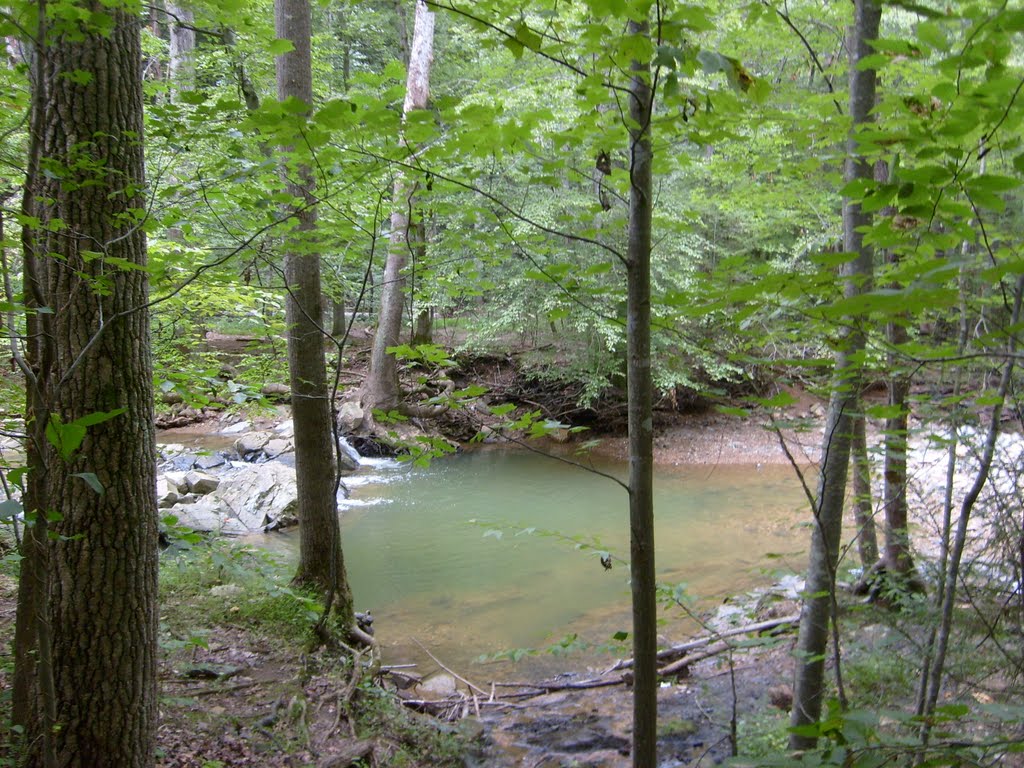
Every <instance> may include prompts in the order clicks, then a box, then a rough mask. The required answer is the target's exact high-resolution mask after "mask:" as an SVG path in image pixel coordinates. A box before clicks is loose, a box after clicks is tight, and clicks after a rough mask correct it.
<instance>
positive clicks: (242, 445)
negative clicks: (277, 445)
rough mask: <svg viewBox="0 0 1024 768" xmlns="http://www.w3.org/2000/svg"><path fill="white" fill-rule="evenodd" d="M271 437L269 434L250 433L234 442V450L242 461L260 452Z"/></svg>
mask: <svg viewBox="0 0 1024 768" xmlns="http://www.w3.org/2000/svg"><path fill="white" fill-rule="evenodd" d="M272 437H273V435H272V434H271V433H270V432H250V433H249V434H247V435H242V436H241V437H240V438H238V439H237V440H235V450H236V451H238V455H239V456H241V457H242V458H243V459H244V458H246V457H248V456H251V455H252V454H254V453H259V452H260V451H262V450H263V447H264V446H265V445H266V444H267V443H268V442H269V441H270V439H271V438H272Z"/></svg>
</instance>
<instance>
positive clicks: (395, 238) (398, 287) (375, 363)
mask: <svg viewBox="0 0 1024 768" xmlns="http://www.w3.org/2000/svg"><path fill="white" fill-rule="evenodd" d="M433 60H434V14H433V13H431V12H430V10H429V9H428V8H427V4H426V3H425V2H423V0H417V3H416V22H415V26H414V28H413V39H412V52H411V53H410V57H409V71H408V74H407V77H406V90H405V105H404V107H403V116H404V117H405V118H407V117H408V115H409V113H410V112H412V111H413V110H417V109H426V108H427V106H428V103H429V100H430V66H431V64H432V63H433ZM400 144H401V145H402V146H403V147H406V148H407V149H408V150H409V151H410V152H412V151H413V148H412V147H410V146H409V145H408V143H407V142H406V140H405V138H404V136H403V137H402V138H400ZM415 197H416V185H415V184H412V183H410V182H409V180H408V178H407V177H406V175H405V174H404V173H403V172H402V171H398V172H397V173H396V174H395V186H394V193H393V200H392V204H393V205H394V211H393V213H392V214H391V239H390V241H389V244H388V258H387V262H386V264H385V266H384V283H383V285H382V286H381V299H380V315H379V319H378V322H377V334H376V336H374V339H373V351H372V353H371V356H370V370H369V372H368V374H367V376H366V381H365V382H364V383H363V391H362V395H361V399H362V402H363V405H364V406H365V407H366V408H368V409H378V410H382V411H390V410H392V409H395V408H398V407H399V406H400V404H401V399H402V398H401V389H400V387H399V382H398V362H397V361H396V360H395V356H394V355H392V354H391V353H390V352H388V349H389V348H390V347H395V346H397V345H398V344H399V338H400V336H401V331H402V313H403V310H404V307H405V275H404V270H405V265H406V261H407V257H408V255H409V253H410V252H412V250H413V249H414V248H415V243H414V242H411V239H410V235H411V233H414V232H415V230H416V228H415V227H413V226H411V223H412V222H411V221H410V219H411V217H412V213H413V210H414V208H415Z"/></svg>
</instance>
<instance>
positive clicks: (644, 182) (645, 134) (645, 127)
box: [626, 19, 658, 768]
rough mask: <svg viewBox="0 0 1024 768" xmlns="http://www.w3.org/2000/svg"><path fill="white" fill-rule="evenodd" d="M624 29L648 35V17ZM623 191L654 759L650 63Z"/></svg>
mask: <svg viewBox="0 0 1024 768" xmlns="http://www.w3.org/2000/svg"><path fill="white" fill-rule="evenodd" d="M629 34H630V35H636V36H645V37H646V36H649V34H650V26H649V22H648V21H647V20H646V19H644V20H643V21H630V22H629ZM630 71H631V73H632V79H631V80H630V87H629V90H630V94H629V117H630V128H629V134H630V142H629V149H630V168H629V179H630V190H629V232H628V243H627V249H626V271H627V310H626V312H627V326H626V331H627V333H626V335H627V339H628V340H627V371H626V379H627V389H628V409H629V413H628V419H629V529H630V546H629V552H630V586H631V589H632V598H633V672H634V677H633V765H634V767H635V768H650V766H654V765H656V763H657V747H658V698H657V695H658V667H657V651H658V633H657V619H658V615H657V602H656V594H657V584H656V580H655V568H654V492H653V485H654V448H653V435H654V427H653V410H654V398H653V383H652V377H651V215H652V211H653V207H654V204H653V197H652V190H653V184H652V175H651V173H652V172H651V159H652V151H651V112H652V100H653V95H652V93H651V68H650V64H649V63H648V62H642V61H633V62H632V63H631V64H630Z"/></svg>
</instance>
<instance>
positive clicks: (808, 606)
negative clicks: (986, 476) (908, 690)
mask: <svg viewBox="0 0 1024 768" xmlns="http://www.w3.org/2000/svg"><path fill="white" fill-rule="evenodd" d="M880 20H881V8H880V7H879V6H878V5H876V4H875V3H874V2H872V0H857V2H856V5H855V10H854V26H853V30H852V34H851V35H850V40H851V48H850V116H851V118H852V121H853V127H852V129H851V133H850V137H849V140H848V154H847V161H846V171H845V177H846V180H847V181H848V182H850V181H854V180H856V179H871V178H872V169H871V166H870V165H869V164H868V163H867V162H866V161H865V160H864V159H863V157H861V155H860V153H859V148H858V144H857V138H856V131H857V129H858V128H859V127H860V126H861V125H863V124H865V123H868V122H870V120H871V109H872V107H873V106H874V103H875V71H874V70H873V69H864V70H862V69H859V68H858V62H860V60H861V59H863V58H865V57H866V56H868V55H869V54H870V53H871V48H870V45H869V43H868V41H870V40H874V39H875V38H877V37H878V28H879V23H880ZM870 220H871V217H870V215H869V214H865V213H864V212H863V211H861V209H860V206H859V205H858V204H856V203H853V202H851V201H850V200H845V201H844V203H843V245H844V249H845V250H846V251H847V252H849V253H851V254H855V255H856V256H855V258H854V260H853V261H852V262H850V263H849V264H848V265H846V267H845V268H844V270H843V271H844V277H845V286H844V294H845V295H846V296H847V297H854V296H857V295H859V294H861V293H863V292H865V291H867V290H870V279H871V274H872V253H871V250H870V248H867V247H866V246H865V245H864V239H863V228H864V227H866V226H867V225H869V224H870ZM844 337H845V338H844V339H842V341H841V343H840V344H839V346H838V349H837V352H836V355H835V371H834V373H833V381H832V394H831V397H830V399H829V407H828V415H827V418H826V423H825V434H824V439H823V442H822V465H821V474H820V476H819V481H818V494H817V499H816V504H817V508H816V509H815V510H814V512H815V515H814V517H815V525H814V529H813V532H812V535H811V550H810V555H809V560H810V562H809V563H808V567H807V581H806V584H805V586H804V595H805V596H804V605H803V611H802V614H801V618H800V635H799V638H798V640H797V649H796V653H795V656H796V674H795V681H794V685H793V710H792V713H791V717H790V724H791V725H792V726H793V727H794V728H801V729H806V727H808V726H813V725H815V724H816V723H817V722H818V719H819V718H820V717H821V708H822V700H823V694H824V689H825V652H826V650H827V648H828V637H829V626H830V621H832V622H833V624H832V629H833V632H834V633H835V632H838V630H837V628H836V627H835V625H834V613H835V578H836V567H837V564H838V561H839V543H840V538H841V534H842V521H843V507H844V504H845V498H846V474H847V468H848V466H849V463H850V443H851V438H852V431H853V430H852V427H853V425H852V417H853V415H854V412H855V411H856V409H857V393H858V392H859V391H860V361H859V358H860V356H861V352H862V351H863V349H864V334H863V332H862V331H861V330H860V329H859V328H857V327H855V326H850V327H849V328H848V329H847V331H846V332H845V333H844ZM833 653H834V656H835V660H836V662H838V659H839V655H838V654H839V649H838V648H837V647H834V648H833ZM836 674H837V680H838V681H840V682H841V677H839V675H840V667H839V665H838V663H837V664H836ZM840 694H842V688H841V685H840ZM817 741H818V740H817V737H816V736H812V735H809V734H807V733H806V732H804V730H801V731H797V732H793V733H791V734H790V739H789V745H790V748H791V749H812V748H813V747H814V746H815V745H816V744H817Z"/></svg>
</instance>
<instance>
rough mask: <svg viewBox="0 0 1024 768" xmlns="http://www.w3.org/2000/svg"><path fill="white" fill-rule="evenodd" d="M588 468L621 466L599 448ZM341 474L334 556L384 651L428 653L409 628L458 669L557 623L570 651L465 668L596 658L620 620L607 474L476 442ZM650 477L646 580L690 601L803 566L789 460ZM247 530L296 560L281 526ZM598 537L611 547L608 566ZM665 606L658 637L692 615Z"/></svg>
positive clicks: (621, 493)
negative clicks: (682, 587) (572, 643)
mask: <svg viewBox="0 0 1024 768" xmlns="http://www.w3.org/2000/svg"><path fill="white" fill-rule="evenodd" d="M596 468H598V469H600V470H601V471H604V472H609V473H612V474H614V475H616V476H618V477H621V478H624V477H625V475H626V472H627V468H626V466H625V465H624V464H616V463H609V462H605V463H602V464H600V465H598V466H597V467H596ZM346 484H347V485H348V486H349V488H350V489H351V498H349V499H348V500H346V501H344V502H343V503H342V507H343V509H344V512H343V516H342V536H343V545H344V550H345V560H346V566H347V569H348V573H349V577H350V580H351V583H352V589H353V593H354V594H355V596H356V605H357V609H358V610H371V611H372V612H373V615H374V617H375V627H376V630H377V634H378V636H379V638H380V639H381V642H382V644H383V646H384V649H385V660H386V661H387V662H388V663H401V662H405V661H416V662H423V661H426V660H427V657H426V655H425V654H424V653H423V651H422V650H421V649H420V648H419V647H418V644H417V642H416V641H419V643H422V644H423V646H425V647H427V648H429V649H430V650H431V651H432V652H433V653H434V654H435V655H437V656H438V657H439V658H440V659H441V660H442V661H444V662H445V663H447V664H448V665H449V666H451V667H453V668H455V669H456V670H457V671H463V672H465V671H466V670H467V668H469V670H470V672H472V667H471V666H470V665H472V664H473V663H474V660H476V659H477V657H479V656H481V655H483V654H494V653H496V652H500V651H508V650H512V649H523V648H531V649H538V648H546V647H548V646H550V645H552V644H554V643H557V642H558V641H559V640H561V639H562V638H564V637H566V636H567V635H569V634H576V635H578V636H579V638H580V639H581V640H583V641H585V642H586V643H587V644H588V645H590V646H591V648H590V650H587V651H583V652H582V653H579V654H577V655H574V657H573V659H574V660H576V661H577V662H578V663H571V662H570V663H567V662H566V660H564V659H561V660H560V659H557V658H555V656H554V655H552V654H549V653H543V654H538V655H535V656H530V657H528V658H526V659H524V660H523V661H521V662H519V663H518V664H517V665H516V666H515V667H511V668H505V669H501V670H488V671H486V672H479V668H477V671H478V673H479V674H481V676H484V675H493V676H494V677H498V678H506V679H507V678H510V677H516V676H518V675H526V674H543V673H546V672H552V671H555V670H556V669H558V668H564V667H565V666H569V665H571V666H582V665H583V663H591V662H593V663H596V662H597V661H598V659H599V656H598V653H597V651H596V650H595V649H594V647H593V646H595V645H601V644H606V643H608V642H609V641H610V639H611V637H612V635H613V634H614V633H616V632H618V631H626V630H628V629H629V628H630V619H629V582H628V568H627V566H626V564H625V562H624V561H625V560H626V559H627V558H628V554H629V541H628V532H629V526H628V507H627V497H626V492H625V490H623V489H622V488H621V487H620V486H618V485H617V484H615V483H614V482H612V481H610V480H609V479H607V478H604V477H600V476H598V475H595V474H593V473H589V472H586V471H583V470H581V469H579V468H577V467H572V466H568V465H567V464H565V463H563V462H560V461H557V460H554V459H551V458H548V457H544V456H539V455H536V454H532V453H527V452H522V451H511V450H501V449H493V448H487V447H485V448H481V449H477V450H473V451H468V452H466V453H462V454H460V455H457V456H452V457H449V458H446V459H443V460H437V461H435V462H433V463H432V464H431V465H430V466H429V467H428V468H419V467H414V466H411V465H409V464H403V463H399V462H396V461H391V460H374V459H365V460H364V463H363V466H362V467H361V468H360V469H359V470H358V471H357V472H356V473H355V474H354V475H351V476H349V477H348V478H346ZM655 485H656V499H655V504H656V508H655V516H656V521H657V522H656V528H657V530H656V535H657V542H658V551H657V560H658V580H659V582H664V583H668V584H676V583H685V584H686V585H687V587H686V589H687V593H688V594H691V595H693V596H695V597H697V598H699V602H698V605H700V606H701V607H703V608H707V607H709V606H713V605H715V604H716V603H720V602H721V601H722V599H724V598H725V597H727V596H729V595H733V594H737V593H739V592H743V591H744V590H747V589H749V588H751V587H753V586H756V585H762V584H767V583H770V582H771V581H772V579H773V575H774V574H775V572H776V571H791V570H794V569H802V567H803V554H802V553H803V550H804V548H805V547H806V543H805V541H806V538H807V537H806V534H805V531H804V529H798V526H799V524H800V523H802V522H806V501H805V499H804V497H803V495H802V492H801V491H800V486H799V482H798V481H797V480H796V478H795V477H794V475H793V472H792V470H791V469H790V468H789V467H785V466H774V465H766V466H754V465H740V466H737V465H717V466H711V465H702V466H690V467H677V468H671V469H664V468H662V469H659V471H658V473H657V476H656V483H655ZM251 541H254V542H256V543H258V544H259V546H262V547H265V548H267V549H269V550H271V551H273V552H276V553H278V554H280V555H282V556H283V557H284V558H286V559H288V560H294V559H295V558H296V551H297V546H298V536H297V532H295V531H294V530H290V531H285V532H283V533H275V534H270V535H267V536H260V537H254V538H253V539H251ZM580 542H583V543H586V544H588V545H589V544H593V545H595V546H596V547H598V550H595V549H590V548H586V547H585V548H578V547H577V544H578V543H580ZM599 551H607V552H609V553H611V554H612V555H613V557H614V558H615V559H614V561H613V565H612V568H611V569H610V570H606V569H605V568H604V567H603V566H602V564H601V562H600V558H599ZM663 615H664V616H665V619H666V623H665V625H664V628H663V630H662V631H663V632H664V633H665V635H666V636H667V637H668V638H670V639H678V638H679V637H680V636H683V635H685V634H687V633H688V632H692V631H693V630H694V629H695V627H694V626H693V625H692V624H689V625H688V626H687V624H686V621H685V618H684V616H683V613H682V612H681V611H680V610H679V609H678V608H667V609H664V610H663ZM612 653H614V654H617V655H623V654H625V655H628V652H627V649H625V648H624V647H620V648H618V649H617V650H614V651H612ZM607 654H608V652H607V651H606V652H605V656H606V657H607V658H611V656H609V655H607ZM506 663H507V662H506ZM502 666H503V667H505V664H503V665H502ZM422 668H423V667H422V665H421V669H422Z"/></svg>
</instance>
